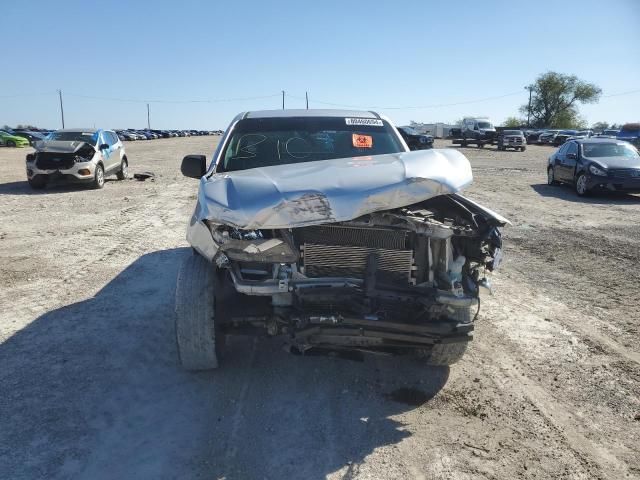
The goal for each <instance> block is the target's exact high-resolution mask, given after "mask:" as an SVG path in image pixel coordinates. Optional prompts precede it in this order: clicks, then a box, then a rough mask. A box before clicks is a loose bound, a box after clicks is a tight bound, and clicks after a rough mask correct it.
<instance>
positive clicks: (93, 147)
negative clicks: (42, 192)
mask: <svg viewBox="0 0 640 480" xmlns="http://www.w3.org/2000/svg"><path fill="white" fill-rule="evenodd" d="M34 148H35V149H36V151H35V153H31V154H29V155H27V165H26V167H27V179H28V180H29V185H31V187H32V188H35V189H41V188H44V187H45V186H46V185H47V183H49V182H50V181H54V180H64V181H70V182H80V183H87V184H90V185H92V186H93V187H94V188H102V187H103V186H104V179H105V177H106V176H107V175H116V176H117V177H118V180H124V179H125V178H127V170H128V167H129V160H128V159H127V155H126V153H125V149H124V145H123V144H122V142H121V141H120V139H119V138H118V135H116V133H115V132H113V131H112V130H96V129H86V128H85V129H66V130H57V131H55V132H52V133H51V134H49V135H48V136H47V138H46V139H45V140H44V141H40V142H36V144H35V145H34Z"/></svg>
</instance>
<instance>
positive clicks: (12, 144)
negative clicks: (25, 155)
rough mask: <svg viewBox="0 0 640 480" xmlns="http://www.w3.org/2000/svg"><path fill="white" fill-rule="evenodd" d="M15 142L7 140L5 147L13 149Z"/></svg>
mask: <svg viewBox="0 0 640 480" xmlns="http://www.w3.org/2000/svg"><path fill="white" fill-rule="evenodd" d="M15 146H16V142H14V141H13V140H7V147H11V148H15Z"/></svg>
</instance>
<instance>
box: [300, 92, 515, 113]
mask: <svg viewBox="0 0 640 480" xmlns="http://www.w3.org/2000/svg"><path fill="white" fill-rule="evenodd" d="M513 95H522V91H518V92H511V93H506V94H504V95H498V96H494V97H486V98H481V99H478V100H466V101H462V102H454V103H440V104H432V105H410V106H404V107H398V106H391V107H389V106H380V105H368V106H363V105H349V104H344V103H334V102H327V101H324V100H316V99H315V98H314V99H313V100H312V101H313V102H316V103H320V104H322V105H331V106H334V107H348V108H357V109H361V110H367V109H370V108H374V109H378V110H409V109H421V108H440V107H453V106H456V105H467V104H470V103H479V102H487V101H489V100H496V99H499V98H505V97H510V96H513ZM289 96H290V97H292V98H297V99H300V100H305V97H299V96H295V95H289Z"/></svg>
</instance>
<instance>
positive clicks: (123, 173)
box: [116, 157, 129, 180]
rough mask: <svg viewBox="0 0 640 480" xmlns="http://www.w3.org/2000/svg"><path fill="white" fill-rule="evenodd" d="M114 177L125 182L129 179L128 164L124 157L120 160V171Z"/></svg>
mask: <svg viewBox="0 0 640 480" xmlns="http://www.w3.org/2000/svg"><path fill="white" fill-rule="evenodd" d="M116 177H117V178H118V180H126V179H127V178H128V177H129V162H128V161H127V158H126V157H125V158H123V159H122V163H121V164H120V171H119V172H118V173H116Z"/></svg>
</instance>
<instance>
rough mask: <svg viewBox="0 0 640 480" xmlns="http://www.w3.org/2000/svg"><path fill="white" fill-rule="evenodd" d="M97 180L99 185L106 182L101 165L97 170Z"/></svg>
mask: <svg viewBox="0 0 640 480" xmlns="http://www.w3.org/2000/svg"><path fill="white" fill-rule="evenodd" d="M96 180H97V181H98V185H102V184H104V172H103V171H102V168H100V167H98V171H97V172H96Z"/></svg>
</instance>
